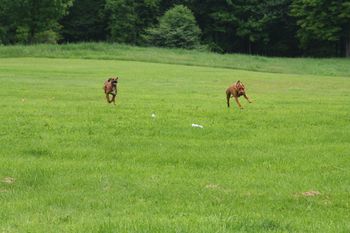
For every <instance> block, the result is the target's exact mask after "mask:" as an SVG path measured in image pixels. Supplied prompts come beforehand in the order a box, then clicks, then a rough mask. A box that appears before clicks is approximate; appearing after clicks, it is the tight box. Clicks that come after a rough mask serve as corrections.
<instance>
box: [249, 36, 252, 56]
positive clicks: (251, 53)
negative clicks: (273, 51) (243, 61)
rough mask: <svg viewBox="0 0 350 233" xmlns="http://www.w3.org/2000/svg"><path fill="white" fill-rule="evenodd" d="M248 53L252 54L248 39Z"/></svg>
mask: <svg viewBox="0 0 350 233" xmlns="http://www.w3.org/2000/svg"><path fill="white" fill-rule="evenodd" d="M248 53H249V54H252V43H251V42H250V40H249V39H248Z"/></svg>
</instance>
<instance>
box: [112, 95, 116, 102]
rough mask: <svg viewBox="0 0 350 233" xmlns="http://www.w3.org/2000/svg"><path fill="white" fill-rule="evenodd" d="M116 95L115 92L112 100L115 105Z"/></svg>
mask: <svg viewBox="0 0 350 233" xmlns="http://www.w3.org/2000/svg"><path fill="white" fill-rule="evenodd" d="M115 97H116V95H115V94H112V100H111V102H113V104H114V105H115Z"/></svg>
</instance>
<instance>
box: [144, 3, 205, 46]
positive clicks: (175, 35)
mask: <svg viewBox="0 0 350 233" xmlns="http://www.w3.org/2000/svg"><path fill="white" fill-rule="evenodd" d="M200 33H201V31H200V29H199V27H198V26H197V23H196V19H195V17H194V16H193V13H192V11H191V10H190V9H188V8H187V7H185V6H183V5H177V6H174V7H173V8H171V9H170V10H168V11H167V12H166V13H165V14H164V15H163V16H162V17H161V18H160V20H159V26H157V27H154V28H149V29H148V30H147V33H146V35H145V39H146V41H148V43H150V44H153V45H157V46H164V47H175V48H188V49H192V48H195V47H197V46H198V45H199V44H200V39H199V36H200Z"/></svg>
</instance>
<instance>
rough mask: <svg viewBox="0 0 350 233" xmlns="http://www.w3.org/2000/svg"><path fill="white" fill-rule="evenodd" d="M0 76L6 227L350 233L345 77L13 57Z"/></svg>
mask: <svg viewBox="0 0 350 233" xmlns="http://www.w3.org/2000/svg"><path fill="white" fill-rule="evenodd" d="M116 73H117V74H118V75H119V76H120V83H119V96H118V99H117V106H116V107H114V106H112V105H108V104H106V103H105V99H104V95H103V91H102V85H103V82H104V80H105V79H106V78H107V77H109V76H111V75H114V74H116ZM237 79H240V80H241V81H243V82H244V83H245V84H246V86H247V89H248V90H247V91H248V94H249V96H250V97H251V98H252V100H253V101H254V103H253V104H248V103H246V102H245V101H244V100H241V101H242V104H243V106H244V107H245V109H244V110H243V111H239V110H238V109H237V108H236V106H235V104H234V103H233V104H232V105H233V108H231V109H227V108H226V103H225V93H224V91H225V88H226V87H227V86H228V85H229V84H230V83H232V82H233V81H235V80H237ZM0 83H1V85H0V97H1V98H0V109H1V111H0V122H1V124H0V206H1V211H0V231H3V232H348V231H349V230H350V224H349V221H348V219H349V218H350V214H349V211H348V209H349V200H350V189H349V187H350V173H349V172H348V171H349V169H350V157H349V152H348V151H349V147H350V143H349V141H350V133H349V132H350V124H349V123H350V118H349V113H350V106H349V104H348V103H349V102H350V93H349V91H348V90H349V89H350V80H349V79H348V78H344V77H328V76H308V75H293V74H269V73H259V72H247V71H240V70H231V69H221V68H210V67H195V66H181V65H166V64H154V63H143V62H128V61H102V60H83V59H45V58H11V59H0ZM325 87H332V88H329V89H326V90H327V91H325ZM152 113H154V114H155V115H156V118H152V117H151V114H152ZM192 123H198V124H201V125H203V126H204V128H203V129H196V128H192V127H191V124H192ZM6 177H11V178H13V179H15V180H14V181H13V182H12V183H9V182H4V179H5V178H6ZM311 190H315V191H318V192H319V193H320V195H317V196H313V197H306V196H304V195H303V193H304V192H306V191H311ZM53 226H54V227H53Z"/></svg>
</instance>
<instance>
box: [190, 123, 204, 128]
mask: <svg viewBox="0 0 350 233" xmlns="http://www.w3.org/2000/svg"><path fill="white" fill-rule="evenodd" d="M192 127H195V128H201V129H203V125H198V124H192Z"/></svg>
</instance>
